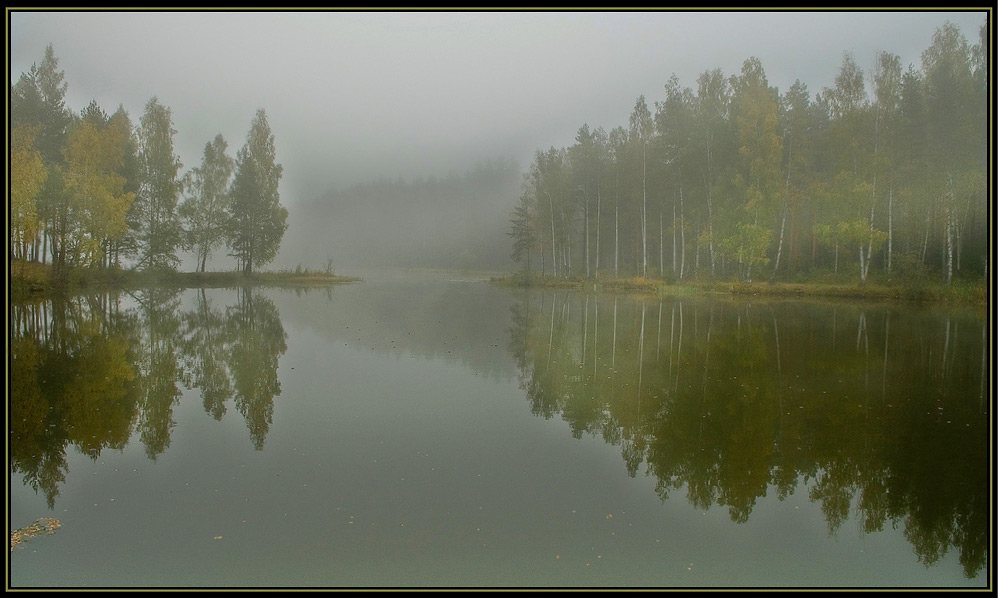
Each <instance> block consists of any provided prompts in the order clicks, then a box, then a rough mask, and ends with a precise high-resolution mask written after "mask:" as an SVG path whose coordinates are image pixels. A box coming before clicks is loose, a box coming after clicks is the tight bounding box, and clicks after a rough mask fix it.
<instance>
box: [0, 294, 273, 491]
mask: <svg viewBox="0 0 998 598" xmlns="http://www.w3.org/2000/svg"><path fill="white" fill-rule="evenodd" d="M131 299H133V300H134V307H129V308H127V309H125V308H123V307H122V304H123V301H122V300H121V298H119V297H118V296H116V295H95V296H80V297H74V298H70V299H61V300H53V301H43V302H38V303H28V304H15V305H11V307H10V324H9V331H10V338H9V350H10V356H9V365H8V368H9V369H8V384H9V388H8V391H9V393H8V409H9V427H10V430H9V432H10V443H9V457H10V468H11V471H12V472H20V473H21V474H22V475H23V478H24V482H25V484H28V485H30V486H31V487H32V488H33V489H34V490H35V491H40V492H42V493H43V494H44V495H45V497H46V500H47V502H48V504H49V507H50V508H54V505H55V500H56V498H57V497H58V495H59V487H60V485H61V484H63V483H64V482H65V480H66V477H67V476H68V474H69V471H68V464H67V454H68V450H69V449H70V447H71V446H73V447H75V448H76V450H78V451H80V452H81V453H83V454H86V455H88V456H89V457H91V458H92V459H96V458H97V457H98V456H100V454H101V452H102V451H103V450H104V449H106V448H113V449H119V450H120V449H123V448H124V447H125V446H126V445H127V444H128V442H129V440H130V439H131V437H132V435H133V433H138V437H139V440H140V441H141V442H142V444H143V445H144V447H145V451H146V454H147V456H148V457H149V458H150V459H156V458H158V456H159V455H161V454H162V453H163V452H165V451H166V450H167V449H168V448H169V446H170V440H171V435H172V432H173V429H174V427H175V425H176V423H175V421H174V409H175V408H176V406H177V405H178V402H179V400H180V398H181V396H182V391H181V388H180V384H181V383H182V384H184V385H185V386H186V387H187V388H199V389H201V397H202V399H203V402H204V408H205V411H206V412H207V413H208V414H209V415H211V416H212V417H214V418H216V419H220V418H221V417H222V416H223V415H224V413H225V410H226V402H227V401H228V399H230V398H234V400H235V405H236V409H237V410H238V411H239V413H240V414H241V415H242V416H243V417H244V418H245V419H246V423H247V427H248V428H249V430H250V437H251V439H252V442H253V445H254V446H255V447H256V448H258V449H259V448H262V447H263V445H264V442H265V440H266V435H267V432H268V430H269V428H270V425H271V423H272V420H273V408H274V406H273V401H274V397H276V396H277V395H279V394H280V383H279V381H278V377H277V364H278V358H279V356H280V355H282V354H283V353H284V352H285V351H286V349H287V345H286V334H285V332H284V328H283V325H282V324H281V320H280V315H279V314H278V312H277V309H276V307H275V306H274V304H273V303H272V302H271V301H270V300H269V299H267V298H265V297H263V296H261V295H259V294H258V293H254V292H253V291H252V290H250V289H242V290H240V291H239V294H238V303H237V304H236V305H234V306H231V307H229V308H228V309H227V310H226V311H225V312H222V311H220V310H218V309H215V308H214V307H213V306H212V305H211V302H210V301H209V300H208V298H207V296H206V293H205V292H204V291H197V292H196V299H195V306H194V308H193V309H192V310H190V311H182V310H181V309H180V306H181V292H180V291H179V290H178V289H165V288H163V289H147V290H143V291H141V292H139V293H136V294H135V295H133V296H132V297H131ZM223 314H224V315H223Z"/></svg>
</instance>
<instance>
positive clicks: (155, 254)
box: [131, 97, 182, 270]
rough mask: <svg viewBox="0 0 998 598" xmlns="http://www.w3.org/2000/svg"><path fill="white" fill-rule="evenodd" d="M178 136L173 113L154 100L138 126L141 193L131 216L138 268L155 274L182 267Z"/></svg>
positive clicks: (139, 192)
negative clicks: (156, 271)
mask: <svg viewBox="0 0 998 598" xmlns="http://www.w3.org/2000/svg"><path fill="white" fill-rule="evenodd" d="M175 134H176V131H175V130H174V129H173V120H172V116H171V112H170V109H169V108H167V107H166V106H163V105H162V104H160V103H159V100H158V99H157V98H155V97H153V98H152V99H150V100H149V101H148V102H147V103H146V108H145V112H144V113H143V115H142V118H141V120H140V124H139V130H138V142H139V145H138V147H139V152H138V158H139V173H138V179H139V191H138V193H137V195H136V198H135V202H134V204H133V208H132V209H133V214H132V216H131V220H132V222H134V223H135V225H136V227H137V234H136V241H137V247H136V250H137V253H138V256H137V257H138V259H139V264H140V265H142V266H144V267H147V268H150V269H153V270H174V269H175V268H176V266H177V265H178V264H179V263H180V260H179V258H178V257H177V254H176V250H177V247H179V246H180V243H181V233H182V228H181V225H180V218H179V216H178V214H177V202H178V201H179V198H180V189H181V182H180V180H179V178H178V173H179V171H180V167H181V163H180V158H179V156H177V155H176V154H174V152H173V136H174V135H175Z"/></svg>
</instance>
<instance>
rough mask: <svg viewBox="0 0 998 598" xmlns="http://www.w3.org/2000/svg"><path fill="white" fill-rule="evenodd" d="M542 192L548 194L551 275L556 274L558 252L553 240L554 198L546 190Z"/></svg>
mask: <svg viewBox="0 0 998 598" xmlns="http://www.w3.org/2000/svg"><path fill="white" fill-rule="evenodd" d="M544 194H545V195H547V196H548V206H549V207H550V208H551V273H552V275H553V276H558V254H557V252H556V251H555V242H554V200H553V199H551V194H550V193H548V192H547V191H545V192H544Z"/></svg>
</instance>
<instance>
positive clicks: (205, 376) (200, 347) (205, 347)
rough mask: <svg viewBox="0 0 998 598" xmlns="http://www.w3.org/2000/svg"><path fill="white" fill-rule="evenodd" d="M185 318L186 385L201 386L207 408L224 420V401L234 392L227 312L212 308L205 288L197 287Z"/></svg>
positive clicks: (190, 386)
mask: <svg viewBox="0 0 998 598" xmlns="http://www.w3.org/2000/svg"><path fill="white" fill-rule="evenodd" d="M182 318H183V338H182V340H181V349H182V353H183V357H184V361H185V367H184V374H185V376H184V385H185V386H187V387H188V388H199V389H200V390H201V399H202V401H203V403H204V410H205V411H206V412H207V413H208V414H209V415H211V416H212V417H213V418H215V419H216V420H221V419H222V417H223V416H224V415H225V403H226V401H228V400H229V399H230V398H232V393H233V391H232V380H231V378H230V377H229V370H228V367H227V364H228V360H229V345H228V342H227V338H228V337H227V335H226V332H227V331H226V328H225V316H224V314H223V313H222V312H221V311H220V310H218V309H215V308H213V306H212V304H211V300H210V299H208V297H207V295H206V293H205V290H204V289H198V290H197V297H196V300H195V307H194V309H192V310H191V311H188V312H185V313H184V314H183V315H182Z"/></svg>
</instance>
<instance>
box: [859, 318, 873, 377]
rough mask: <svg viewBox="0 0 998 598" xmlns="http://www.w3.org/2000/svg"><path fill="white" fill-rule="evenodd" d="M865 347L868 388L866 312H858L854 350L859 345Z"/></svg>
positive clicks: (868, 338)
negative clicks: (861, 344)
mask: <svg viewBox="0 0 998 598" xmlns="http://www.w3.org/2000/svg"><path fill="white" fill-rule="evenodd" d="M861 342H862V343H863V344H864V346H865V347H866V386H867V387H869V386H870V337H869V334H868V333H867V330H866V312H865V311H861V312H859V325H858V326H857V327H856V350H857V351H859V345H860V343H861Z"/></svg>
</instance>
